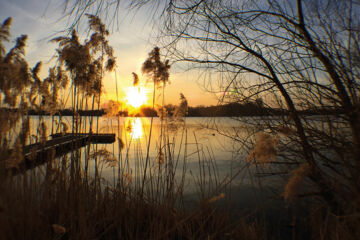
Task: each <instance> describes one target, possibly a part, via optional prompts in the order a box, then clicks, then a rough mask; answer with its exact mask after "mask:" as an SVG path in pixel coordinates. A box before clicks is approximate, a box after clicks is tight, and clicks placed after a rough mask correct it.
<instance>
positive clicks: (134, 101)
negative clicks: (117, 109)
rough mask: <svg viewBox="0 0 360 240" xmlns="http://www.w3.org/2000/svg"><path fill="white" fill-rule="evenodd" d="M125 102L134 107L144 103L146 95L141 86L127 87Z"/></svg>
mask: <svg viewBox="0 0 360 240" xmlns="http://www.w3.org/2000/svg"><path fill="white" fill-rule="evenodd" d="M126 100H127V103H128V104H129V105H131V106H133V107H135V108H138V107H140V106H141V105H143V104H145V102H146V100H147V97H146V93H145V89H144V88H142V87H129V88H128V91H127V94H126Z"/></svg>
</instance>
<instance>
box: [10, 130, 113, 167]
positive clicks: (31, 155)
mask: <svg viewBox="0 0 360 240" xmlns="http://www.w3.org/2000/svg"><path fill="white" fill-rule="evenodd" d="M51 137H52V139H51V140H48V141H46V142H45V143H35V144H30V145H26V146H24V148H23V154H24V161H23V162H22V164H21V165H20V166H19V169H20V170H19V171H16V172H22V171H24V170H28V169H31V168H34V167H36V166H39V165H41V164H43V163H45V162H46V161H48V160H49V159H52V158H54V157H59V156H62V155H64V154H66V153H68V152H71V151H74V150H76V149H78V148H81V147H83V146H86V145H88V144H90V143H95V144H108V143H113V142H115V134H93V133H77V134H72V133H67V134H53V135H51ZM15 174H16V173H15Z"/></svg>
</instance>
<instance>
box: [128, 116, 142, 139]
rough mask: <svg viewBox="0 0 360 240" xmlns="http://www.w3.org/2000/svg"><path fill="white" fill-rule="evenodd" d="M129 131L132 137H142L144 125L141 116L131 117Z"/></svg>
mask: <svg viewBox="0 0 360 240" xmlns="http://www.w3.org/2000/svg"><path fill="white" fill-rule="evenodd" d="M128 131H129V132H130V134H131V138H132V139H140V138H141V137H142V136H143V126H142V122H141V120H140V118H135V119H129V122H128Z"/></svg>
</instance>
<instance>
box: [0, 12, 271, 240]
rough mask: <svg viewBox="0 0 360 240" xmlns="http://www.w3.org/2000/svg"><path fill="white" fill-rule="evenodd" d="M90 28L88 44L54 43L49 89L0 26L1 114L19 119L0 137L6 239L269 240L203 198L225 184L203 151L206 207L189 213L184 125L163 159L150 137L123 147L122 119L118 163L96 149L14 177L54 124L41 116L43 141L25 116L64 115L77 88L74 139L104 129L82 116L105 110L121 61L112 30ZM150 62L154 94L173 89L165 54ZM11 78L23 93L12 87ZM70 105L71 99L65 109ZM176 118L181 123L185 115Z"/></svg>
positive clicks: (94, 21)
mask: <svg viewBox="0 0 360 240" xmlns="http://www.w3.org/2000/svg"><path fill="white" fill-rule="evenodd" d="M89 19H90V27H91V29H92V30H93V31H94V33H93V35H91V38H90V40H89V41H87V42H85V43H84V44H81V43H80V41H79V38H78V36H77V34H76V32H75V31H74V32H73V33H72V35H71V36H70V37H59V38H56V39H55V40H54V41H56V42H59V46H60V48H59V50H58V53H59V62H58V63H59V65H58V66H57V67H56V68H52V69H50V71H49V77H48V78H46V79H44V80H41V79H40V77H39V76H38V73H39V70H40V64H37V65H36V66H35V67H34V68H33V69H28V68H27V63H26V61H25V59H24V58H23V55H24V46H25V40H26V37H25V36H22V37H20V38H18V41H17V43H16V46H15V47H14V48H13V49H11V50H10V51H9V52H8V53H7V54H5V53H6V51H5V48H4V47H3V45H2V41H4V40H8V36H9V26H10V23H11V20H9V19H8V20H6V21H5V22H4V23H3V25H2V26H1V31H0V33H1V34H3V35H1V36H0V37H1V39H0V40H1V41H0V43H1V45H0V47H1V64H2V65H1V66H7V67H6V68H1V71H2V72H1V89H0V90H1V92H0V96H1V97H2V99H1V107H4V106H7V107H10V108H11V109H14V110H3V109H2V110H1V111H2V112H1V117H2V118H3V120H4V121H2V122H1V136H0V137H1V154H2V156H3V157H2V158H1V161H0V163H1V167H0V170H1V172H0V192H1V194H0V239H9V240H11V239H235V238H236V239H239V238H243V239H260V238H264V231H259V230H258V228H257V224H255V223H251V224H247V223H246V221H245V218H239V219H237V220H234V219H233V218H232V216H231V215H232V214H231V212H230V211H219V210H217V208H216V207H215V206H214V205H213V204H214V203H215V202H217V201H221V199H222V198H223V197H224V195H223V194H220V195H219V193H216V192H212V191H206V190H205V183H206V182H207V181H210V182H217V180H213V176H216V174H213V173H211V171H213V170H214V169H213V168H207V166H208V165H207V164H208V163H211V164H210V165H213V166H214V165H215V163H214V162H213V161H214V160H213V159H203V156H205V154H202V153H201V150H200V149H198V156H199V157H198V162H199V167H200V169H202V170H201V174H200V176H198V177H197V184H198V185H199V188H198V189H199V190H200V193H199V196H200V198H199V199H198V202H197V204H196V205H194V206H192V207H191V208H189V207H188V206H187V205H186V204H185V199H184V189H185V188H186V184H187V183H186V181H185V180H186V174H187V165H186V164H187V159H186V156H187V146H188V144H187V132H186V129H185V128H184V125H183V124H182V128H181V129H182V131H180V132H181V135H182V138H181V141H182V142H181V143H180V146H181V147H180V148H179V149H175V147H174V146H175V144H174V140H173V139H171V137H170V136H171V133H170V132H169V128H168V127H169V125H168V124H167V123H166V121H165V120H163V122H162V123H161V134H160V136H159V139H158V142H160V145H159V147H158V149H157V150H156V151H157V152H158V154H157V156H156V157H152V156H150V155H149V149H150V147H154V146H155V145H154V144H153V145H150V144H151V141H150V140H151V136H149V140H148V141H147V147H146V148H145V149H148V150H147V152H145V153H144V152H142V149H143V148H140V147H137V146H136V144H134V141H133V140H132V139H124V138H123V136H124V135H123V134H122V133H124V132H126V129H125V124H124V123H122V121H121V119H119V118H118V120H117V123H118V124H117V132H118V137H119V139H118V144H119V154H118V156H116V154H115V151H114V152H111V151H108V150H106V149H100V148H99V147H98V146H97V145H90V144H89V145H87V146H85V147H84V148H83V149H73V150H72V151H71V152H70V153H69V154H66V155H64V156H62V157H60V158H56V159H55V158H54V155H52V156H49V157H48V158H47V159H46V163H45V164H44V165H43V166H40V167H37V168H34V169H30V170H27V171H22V174H13V173H15V172H17V170H21V169H19V168H21V164H22V163H23V161H24V159H23V155H22V149H23V146H25V145H26V144H28V143H30V142H31V141H32V142H34V141H35V142H39V143H44V142H45V141H46V139H47V137H48V136H47V134H46V133H47V132H48V130H47V129H46V125H45V122H46V121H45V120H44V119H43V118H42V117H40V116H39V119H38V124H39V125H38V126H37V127H36V128H35V129H36V130H35V132H34V130H31V129H32V127H33V126H31V127H30V125H31V123H30V122H31V121H30V120H29V117H28V116H27V109H28V108H30V107H37V109H39V110H42V109H45V110H47V111H50V110H51V111H53V110H54V109H56V108H57V106H58V105H59V99H58V90H59V89H60V90H61V89H63V91H65V90H66V85H67V82H68V80H69V79H70V84H71V86H70V89H71V104H72V107H73V109H74V116H73V118H72V122H71V124H70V125H71V128H70V129H69V130H70V131H71V132H73V133H78V132H83V131H87V129H90V130H93V131H94V132H98V131H99V130H100V129H99V124H98V123H99V119H95V121H94V120H90V121H89V122H87V121H86V120H83V118H81V117H79V116H78V114H77V110H79V109H82V108H84V107H85V108H88V105H90V106H91V109H94V108H95V107H96V106H95V104H97V106H98V108H99V103H100V100H99V99H100V95H101V80H102V76H103V72H104V71H105V70H111V69H112V68H113V67H114V64H115V58H114V57H113V55H112V48H111V47H110V46H109V45H108V42H107V41H106V36H107V35H108V32H107V30H106V29H105V27H104V25H103V24H102V23H101V22H100V20H99V19H98V18H96V17H93V16H89ZM99 50H100V52H99ZM105 56H107V61H106V62H105ZM151 57H152V58H153V60H151ZM149 59H150V60H149V61H148V62H147V63H146V64H145V65H144V66H146V68H144V69H145V70H144V71H147V73H148V74H150V75H151V74H152V76H153V78H154V79H153V81H154V89H155V86H156V84H158V82H162V83H163V86H165V82H166V81H167V78H168V73H167V70H168V69H169V65H168V62H164V63H162V62H160V55H159V49H155V50H154V51H153V52H152V53H151V54H150V58H149ZM5 64H7V65H5ZM63 67H65V69H66V70H63V69H62V68H63ZM104 67H105V68H104ZM4 69H5V70H4ZM9 69H10V70H12V72H10V70H9ZM8 70H9V71H8ZM24 71H25V73H26V74H25V75H24V74H23V72H24ZM11 74H12V75H11ZM25 77H26V78H25ZM11 78H14V79H16V80H17V81H18V82H19V83H21V84H9V83H12V80H11ZM60 87H61V88H60ZM61 91H62V90H61ZM154 91H155V90H154ZM154 95H155V92H154ZM19 98H20V99H21V101H20V102H19V101H18V99H19ZM65 102H66V100H65V99H63V100H62V103H65ZM185 103H186V99H185V98H184V96H182V105H183V106H185V105H187V103H186V104H185ZM16 109H19V110H16ZM176 115H178V116H180V115H181V112H180V111H178V112H177V113H176ZM55 120H56V122H55ZM94 122H95V124H96V127H94V128H93V124H94ZM114 122H115V121H114ZM51 126H52V127H51V133H55V132H57V131H59V132H61V131H62V130H66V128H67V127H68V126H67V124H66V123H65V122H64V121H63V119H62V118H61V117H59V118H58V119H55V117H52V123H51ZM110 127H112V126H110ZM14 129H17V130H14ZM151 130H152V128H150V131H151ZM149 135H150V134H149ZM29 138H30V139H29ZM40 146H41V145H40ZM131 149H135V155H136V158H135V162H136V164H135V167H132V166H130V161H131V160H132V159H130V158H129V151H131ZM181 156H183V157H181ZM103 167H110V168H112V169H113V175H112V180H111V181H109V182H107V181H105V179H104V177H103V176H102V169H103ZM179 168H180V169H179ZM116 170H117V171H116ZM178 170H180V171H178ZM210 173H211V174H210Z"/></svg>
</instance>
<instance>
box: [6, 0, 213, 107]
mask: <svg viewBox="0 0 360 240" xmlns="http://www.w3.org/2000/svg"><path fill="white" fill-rule="evenodd" d="M64 2H65V0H64V1H55V0H31V1H29V0H1V3H0V5H1V7H0V21H1V22H3V21H4V20H5V19H6V18H7V17H12V18H13V22H12V26H11V34H12V35H11V39H12V40H14V39H15V38H16V37H18V36H20V35H21V34H26V35H28V41H27V47H26V55H25V57H26V59H27V61H28V62H29V65H30V67H33V66H34V65H35V64H36V62H38V61H42V62H43V67H42V72H41V75H42V76H43V77H44V76H46V75H47V73H48V67H51V66H53V65H54V63H55V49H56V47H57V44H56V43H51V42H49V40H50V39H51V38H53V37H55V36H60V35H63V34H64V33H62V34H61V31H63V30H64V29H66V26H69V24H70V23H71V20H70V19H69V18H68V17H63V16H64V12H63V10H64ZM150 16H151V13H149V10H147V9H142V10H141V11H139V12H137V13H134V12H133V13H130V14H129V13H128V12H127V11H126V10H124V11H120V12H119V24H118V25H116V24H115V25H110V26H109V30H110V32H111V36H110V45H111V46H113V48H114V50H115V56H116V57H117V68H116V74H117V79H118V87H119V100H123V99H125V93H126V91H127V90H128V87H130V86H131V84H132V72H136V73H138V74H139V76H140V81H141V83H140V84H143V85H145V83H146V77H145V76H142V75H141V72H140V69H141V64H142V63H143V62H144V60H145V59H146V58H147V55H148V53H149V52H150V51H151V50H152V48H153V47H154V46H155V44H154V43H156V40H155V38H154V36H155V35H156V32H155V31H156V30H154V29H155V27H154V25H153V24H152V23H150V21H149V19H150ZM84 30H85V29H82V28H81V27H80V29H79V32H80V33H83V34H82V40H84V39H85V37H86V35H85V34H86V31H84ZM11 46H12V45H7V47H8V48H9V47H11ZM170 82H171V84H170V85H168V86H167V87H166V92H165V97H166V103H172V104H177V103H178V102H179V94H180V93H183V94H184V95H185V96H186V98H187V99H188V102H189V105H190V106H197V105H211V104H216V103H217V101H216V99H215V97H214V96H213V95H211V94H210V93H207V92H206V91H205V90H204V84H203V83H202V80H201V78H200V77H199V74H197V73H196V72H194V71H193V72H184V71H183V70H181V69H180V68H179V67H176V66H172V69H171V73H170ZM104 86H105V94H104V95H103V98H102V99H103V102H106V101H107V100H109V99H116V92H115V74H114V73H111V74H107V75H106V76H105V78H104ZM145 87H147V88H149V93H148V103H150V102H151V98H152V93H151V90H150V89H151V84H150V83H148V84H147V85H146V86H145Z"/></svg>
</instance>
